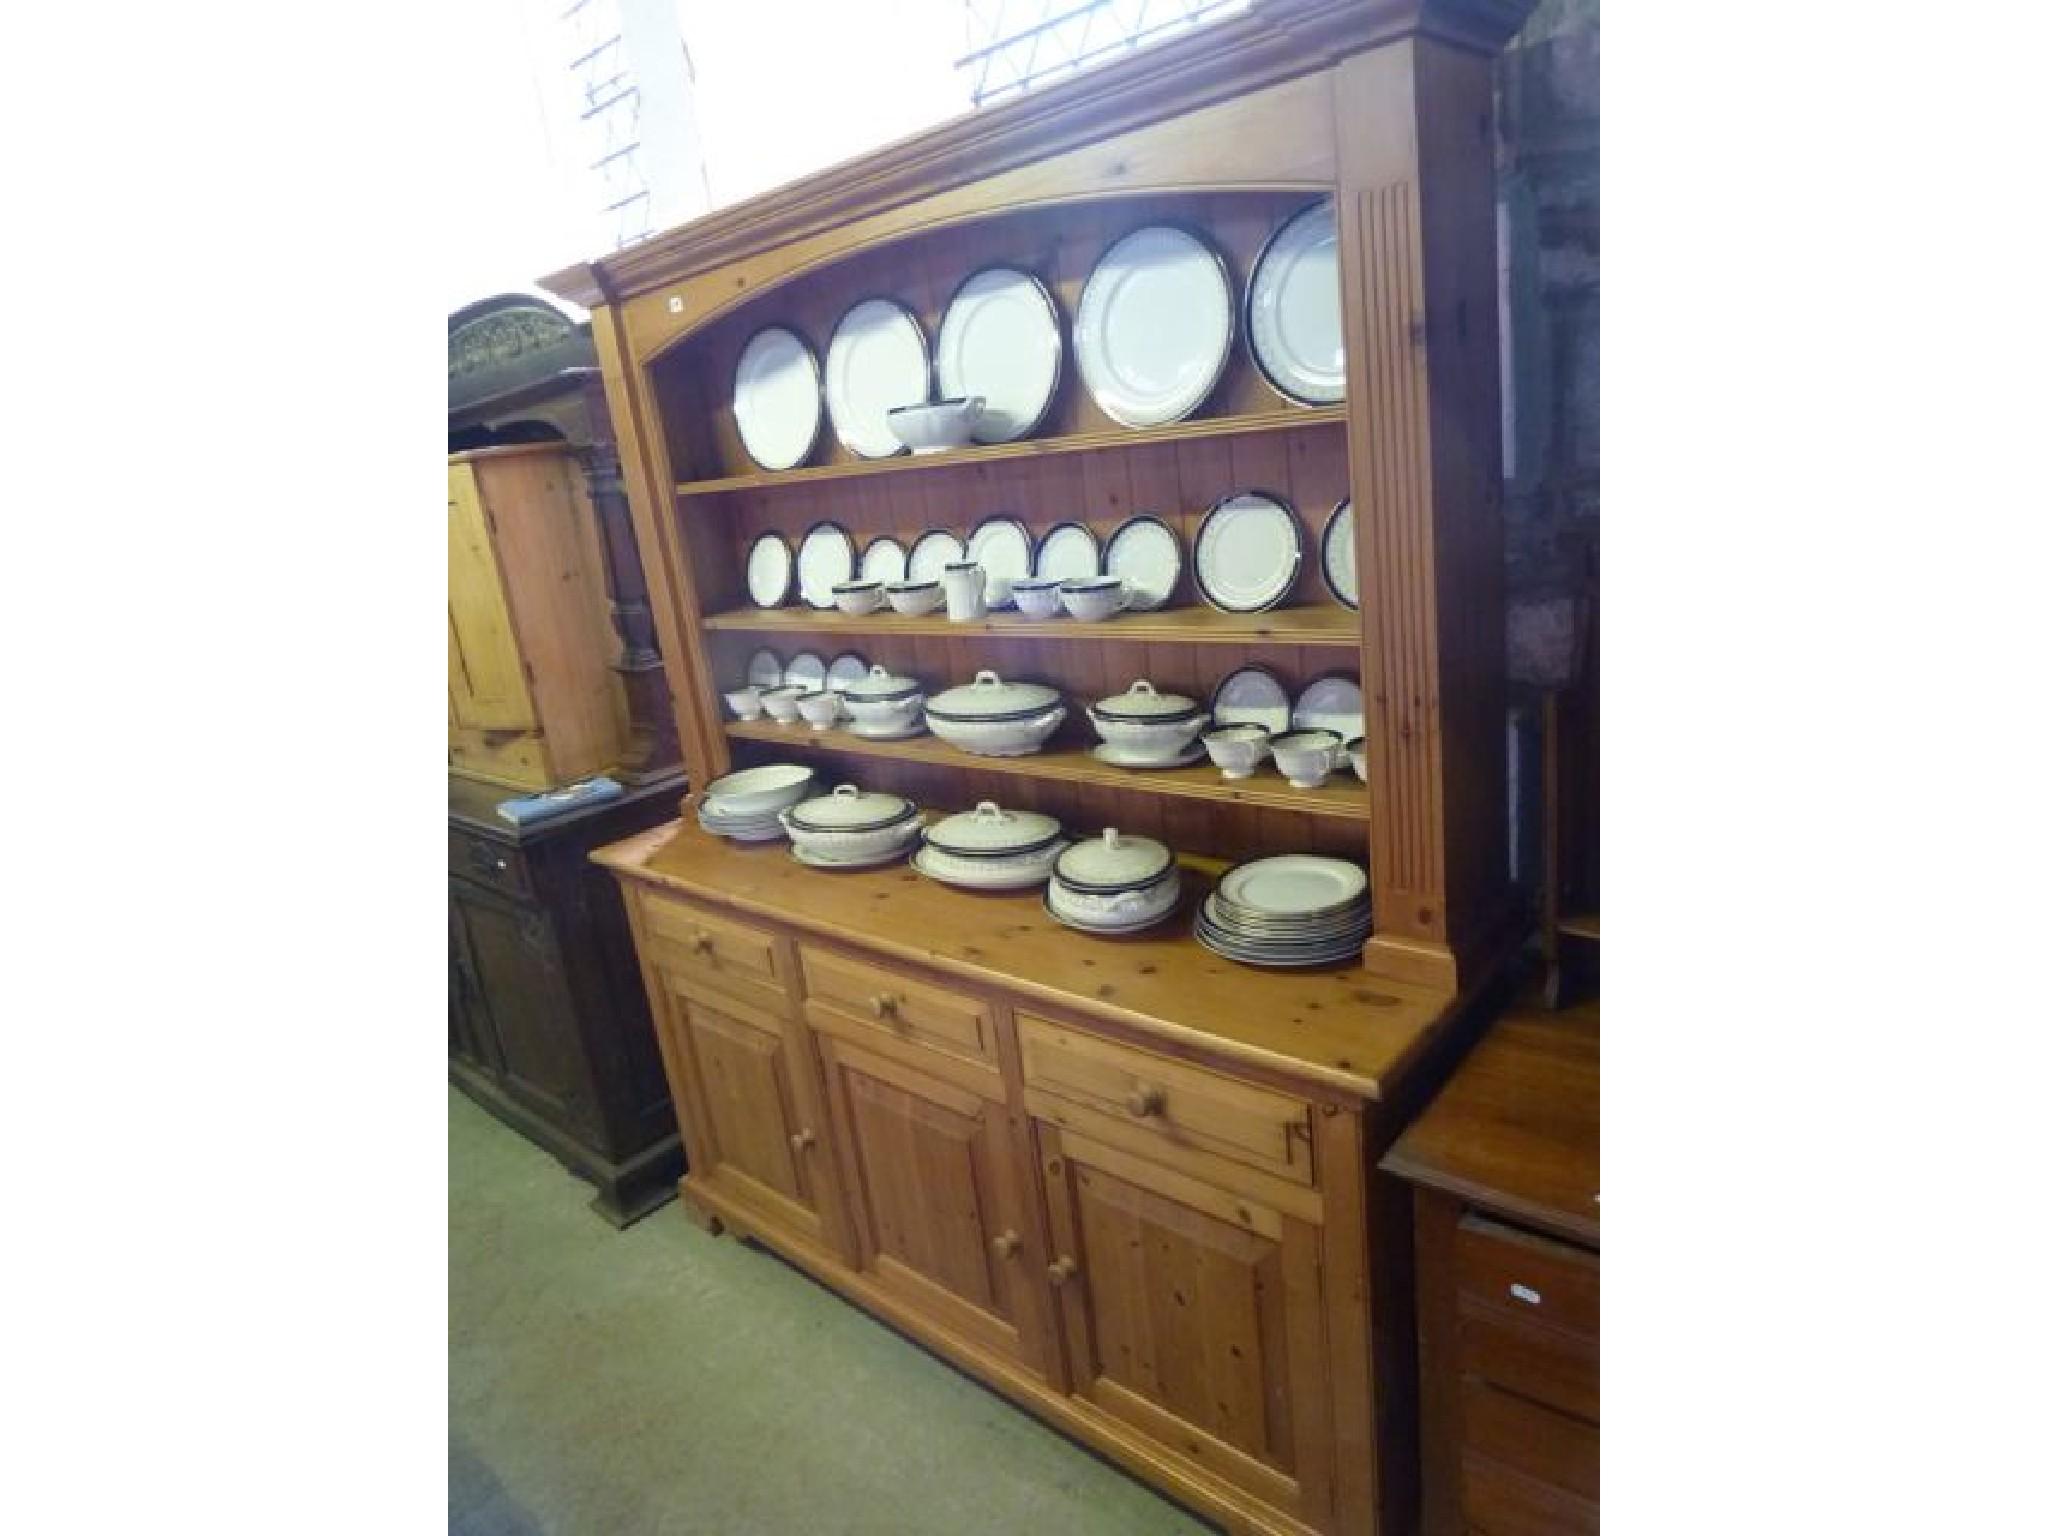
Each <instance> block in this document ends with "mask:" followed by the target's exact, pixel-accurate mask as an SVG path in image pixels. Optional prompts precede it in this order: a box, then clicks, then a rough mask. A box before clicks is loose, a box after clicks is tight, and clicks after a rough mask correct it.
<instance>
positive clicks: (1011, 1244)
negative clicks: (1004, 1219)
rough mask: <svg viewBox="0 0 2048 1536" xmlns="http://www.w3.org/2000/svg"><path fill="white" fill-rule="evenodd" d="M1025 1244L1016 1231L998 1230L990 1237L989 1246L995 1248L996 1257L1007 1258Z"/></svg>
mask: <svg viewBox="0 0 2048 1536" xmlns="http://www.w3.org/2000/svg"><path fill="white" fill-rule="evenodd" d="M1022 1245H1023V1239H1022V1238H1020V1237H1018V1236H1017V1234H1016V1233H1015V1232H998V1233H997V1234H996V1235H995V1236H994V1237H992V1238H990V1239H989V1247H991V1248H993V1249H995V1251H996V1257H997V1258H999V1259H1007V1258H1009V1257H1010V1256H1011V1255H1012V1254H1014V1253H1015V1252H1016V1251H1017V1250H1018V1248H1019V1247H1021V1246H1022Z"/></svg>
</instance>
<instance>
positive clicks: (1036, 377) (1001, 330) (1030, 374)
mask: <svg viewBox="0 0 2048 1536" xmlns="http://www.w3.org/2000/svg"><path fill="white" fill-rule="evenodd" d="M1065 350H1066V349H1065V347H1064V346H1063V344H1062V343H1061V341H1060V312H1059V306H1058V305H1056V304H1054V303H1053V298H1052V295H1051V294H1050V293H1048V292H1047V291H1046V287H1045V284H1043V283H1041V282H1040V281H1039V280H1038V279H1037V278H1035V277H1033V276H1032V275H1031V274H1030V273H1029V272H1020V271H1018V270H1017V269H1016V268H1015V267H984V268H983V269H982V270H981V271H979V272H976V273H974V274H973V275H972V276H971V277H969V278H968V279H967V281H966V282H964V283H962V284H961V285H960V286H959V287H958V288H957V289H955V290H954V292H953V297H952V299H951V300H949V301H948V302H947V304H946V313H945V316H944V318H942V319H941V320H940V321H939V348H938V351H939V393H940V395H941V396H943V397H945V398H947V399H954V398H957V397H960V396H964V395H980V396H981V397H982V399H984V400H985V401H987V402H988V403H987V405H986V406H985V407H984V408H983V410H982V413H981V419H980V420H979V421H977V422H976V423H975V424H974V440H975V441H976V442H977V443H1007V442H1013V441H1015V440H1016V439H1017V438H1020V437H1029V436H1030V435H1031V434H1032V433H1033V432H1036V431H1037V430H1038V428H1039V426H1040V425H1041V424H1042V423H1043V422H1044V420H1045V413H1046V412H1047V411H1048V410H1049V409H1051V407H1052V401H1053V396H1054V395H1056V394H1058V393H1059V387H1060V360H1061V356H1062V354H1063V353H1064V352H1065Z"/></svg>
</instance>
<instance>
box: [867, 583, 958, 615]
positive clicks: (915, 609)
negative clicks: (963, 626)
mask: <svg viewBox="0 0 2048 1536" xmlns="http://www.w3.org/2000/svg"><path fill="white" fill-rule="evenodd" d="M882 592H883V595H884V596H886V597H887V598H888V599H889V606H890V607H891V608H894V609H895V610H896V611H897V612H898V613H903V614H908V615H909V616H910V617H911V618H913V619H921V618H923V617H924V616H925V615H926V614H928V613H930V612H932V611H933V610H934V609H935V608H937V607H938V606H939V604H941V603H943V602H944V601H945V600H946V589H945V588H944V587H942V586H940V585H939V584H938V582H937V581H892V582H889V583H887V584H886V585H885V586H884V587H883V588H882Z"/></svg>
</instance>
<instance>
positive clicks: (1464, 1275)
mask: <svg viewBox="0 0 2048 1536" xmlns="http://www.w3.org/2000/svg"><path fill="white" fill-rule="evenodd" d="M1532 1002H1533V1000H1532ZM1599 1105H1600V1011H1599V1004H1598V1003H1597V1001H1595V1002H1590V1003H1582V1004H1579V1005H1577V1006H1574V1007H1571V1008H1567V1009H1565V1010H1563V1011H1562V1012H1557V1013H1551V1012H1547V1011H1544V1010H1541V1009H1538V1008H1536V1007H1534V1006H1530V1007H1527V1008H1518V1009H1514V1010H1511V1011H1510V1012H1509V1013H1508V1014H1507V1015H1506V1016H1505V1017H1503V1018H1502V1019H1501V1020H1500V1021H1499V1022H1497V1023H1496V1024H1495V1025H1494V1026H1493V1028H1492V1029H1491V1031H1490V1032H1489V1033H1488V1034H1487V1036H1486V1038H1485V1039H1484V1040H1482V1041H1481V1042H1480V1043H1479V1045H1478V1046H1477V1047H1476V1048H1475V1049H1474V1050H1473V1052H1472V1054H1471V1056H1470V1057H1468V1058H1467V1059H1466V1061H1465V1062H1464V1063H1463V1064H1462V1065H1461V1066H1460V1067H1459V1068H1458V1070H1457V1072H1456V1073H1454V1074H1453V1075H1452V1077H1451V1079H1450V1081H1449V1082H1448V1083H1446V1084H1445V1086H1444V1088H1443V1091H1442V1092H1441V1093H1439V1094H1438V1095H1437V1096H1436V1098H1435V1100H1434V1101H1433V1102H1432V1103H1431V1104H1430V1106H1429V1108H1428V1109H1427V1110H1425V1111H1424V1112H1423V1113H1422V1115H1421V1116H1420V1117H1418V1118H1417V1120H1416V1121H1415V1123H1414V1124H1413V1125H1412V1126H1410V1127H1409V1129H1408V1131H1407V1132H1406V1133H1405V1134H1404V1135H1403V1136H1402V1137H1401V1139H1400V1140H1399V1141H1397V1142H1396V1143H1395V1144H1394V1147H1393V1150H1392V1151H1391V1152H1389V1153H1388V1155H1387V1157H1386V1159H1385V1162H1384V1165H1383V1166H1384V1167H1385V1168H1386V1169H1387V1170H1388V1171H1389V1172H1391V1173H1395V1174H1398V1175H1400V1176H1401V1177H1402V1178H1403V1179H1406V1180H1408V1181H1409V1182H1410V1183H1411V1184H1413V1186H1414V1204H1415V1288H1416V1313H1417V1324H1418V1326H1417V1334H1418V1338H1417V1343H1418V1350H1419V1354H1420V1358H1421V1366H1422V1383H1421V1385H1422V1393H1421V1406H1422V1415H1421V1419H1422V1513H1423V1525H1422V1529H1423V1532H1424V1536H1454V1533H1464V1532H1469V1531H1483V1532H1485V1533H1487V1536H1580V1533H1587V1532H1594V1531H1597V1530H1599V1528H1600V1205H1599V1187H1600V1112H1599Z"/></svg>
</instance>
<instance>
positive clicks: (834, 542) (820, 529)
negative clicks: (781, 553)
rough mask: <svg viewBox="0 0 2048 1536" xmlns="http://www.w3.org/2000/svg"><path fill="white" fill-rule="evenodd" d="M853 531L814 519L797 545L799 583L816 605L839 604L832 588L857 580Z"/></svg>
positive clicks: (819, 606)
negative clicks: (815, 521)
mask: <svg viewBox="0 0 2048 1536" xmlns="http://www.w3.org/2000/svg"><path fill="white" fill-rule="evenodd" d="M855 564H856V562H855V560H854V557H853V535H852V534H850V533H848V532H847V531H846V530H845V529H844V528H842V527H840V526H839V524H837V523H833V522H824V523H813V524H811V526H810V528H809V530H808V531H806V532H805V534H804V541H803V543H801V544H799V545H798V546H797V549H796V586H797V591H798V592H800V593H802V594H803V600H804V601H805V602H807V603H809V604H810V605H811V606H812V607H813V608H831V607H833V606H835V603H834V599H833V597H832V589H833V588H834V587H836V586H838V585H839V583H840V582H842V581H851V580H853V568H854V565H855Z"/></svg>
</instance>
